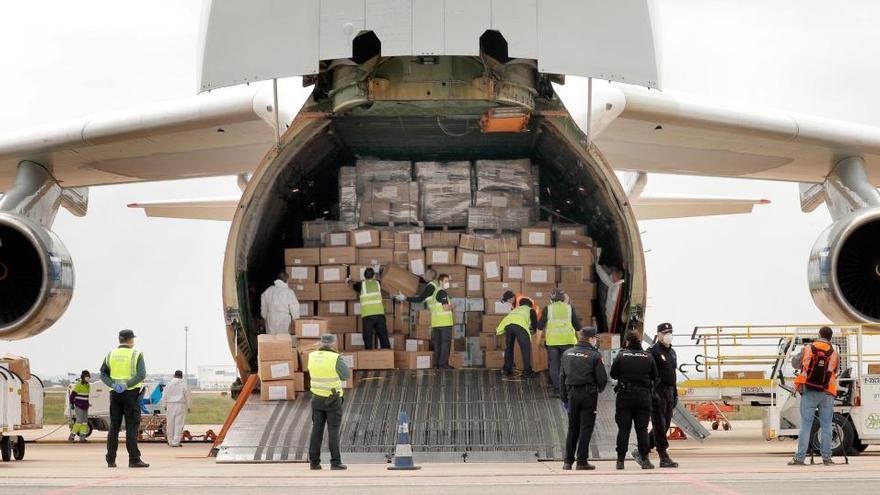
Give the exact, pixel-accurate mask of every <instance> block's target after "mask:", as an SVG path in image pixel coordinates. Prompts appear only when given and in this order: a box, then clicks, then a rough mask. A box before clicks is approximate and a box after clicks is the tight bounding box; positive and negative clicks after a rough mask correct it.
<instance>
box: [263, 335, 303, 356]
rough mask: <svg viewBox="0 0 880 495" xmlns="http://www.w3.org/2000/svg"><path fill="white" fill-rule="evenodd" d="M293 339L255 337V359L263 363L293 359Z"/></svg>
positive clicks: (280, 336)
mask: <svg viewBox="0 0 880 495" xmlns="http://www.w3.org/2000/svg"><path fill="white" fill-rule="evenodd" d="M293 355H294V352H293V337H292V336H290V335H284V334H281V335H268V334H263V335H257V357H258V358H259V359H261V360H263V361H286V360H290V359H293Z"/></svg>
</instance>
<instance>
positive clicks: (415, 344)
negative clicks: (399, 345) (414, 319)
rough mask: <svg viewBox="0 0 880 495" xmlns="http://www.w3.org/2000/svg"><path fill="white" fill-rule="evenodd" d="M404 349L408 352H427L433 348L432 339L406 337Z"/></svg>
mask: <svg viewBox="0 0 880 495" xmlns="http://www.w3.org/2000/svg"><path fill="white" fill-rule="evenodd" d="M403 350H405V351H407V352H425V351H430V350H431V341H430V340H421V339H406V342H405V343H404V346H403Z"/></svg>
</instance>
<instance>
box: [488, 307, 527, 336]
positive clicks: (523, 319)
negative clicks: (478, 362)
mask: <svg viewBox="0 0 880 495" xmlns="http://www.w3.org/2000/svg"><path fill="white" fill-rule="evenodd" d="M531 312H532V308H530V307H528V306H517V307H515V308H513V310H511V311H510V313H507V316H505V317H504V319H502V320H501V323H499V324H498V328H496V329H495V335H504V331H505V329H506V328H507V325H516V326H518V327H521V328H522V329H523V330H525V331H526V333H527V334H529V338H532V332H530V331H529V328H530V327H531V326H532V319H531Z"/></svg>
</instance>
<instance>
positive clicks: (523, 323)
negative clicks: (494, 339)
mask: <svg viewBox="0 0 880 495" xmlns="http://www.w3.org/2000/svg"><path fill="white" fill-rule="evenodd" d="M532 305H533V303H532V300H531V299H528V298H523V299H521V300H520V301H519V305H518V306H517V307H515V308H513V309H512V310H511V311H510V313H508V314H507V316H505V317H504V319H502V320H501V323H499V324H498V328H496V329H495V334H496V335H506V337H505V339H506V346H505V350H504V368H503V372H504V374H505V375H506V376H512V375H513V350H514V347H513V346H514V345H516V344H517V343H519V350H520V351H521V352H522V357H523V377H525V378H534V377H535V376H537V375H536V374H535V372H534V371H533V370H532V332H533V331H534V330H535V329H536V328H537V327H538V315H537V313H535V310H534V309H533V308H532Z"/></svg>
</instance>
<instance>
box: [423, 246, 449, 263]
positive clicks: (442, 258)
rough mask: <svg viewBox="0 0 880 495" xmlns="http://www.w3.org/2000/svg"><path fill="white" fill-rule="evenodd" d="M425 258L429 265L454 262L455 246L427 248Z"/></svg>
mask: <svg viewBox="0 0 880 495" xmlns="http://www.w3.org/2000/svg"><path fill="white" fill-rule="evenodd" d="M425 258H426V262H427V263H428V265H429V266H433V265H453V264H455V248H427V249H425Z"/></svg>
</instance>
